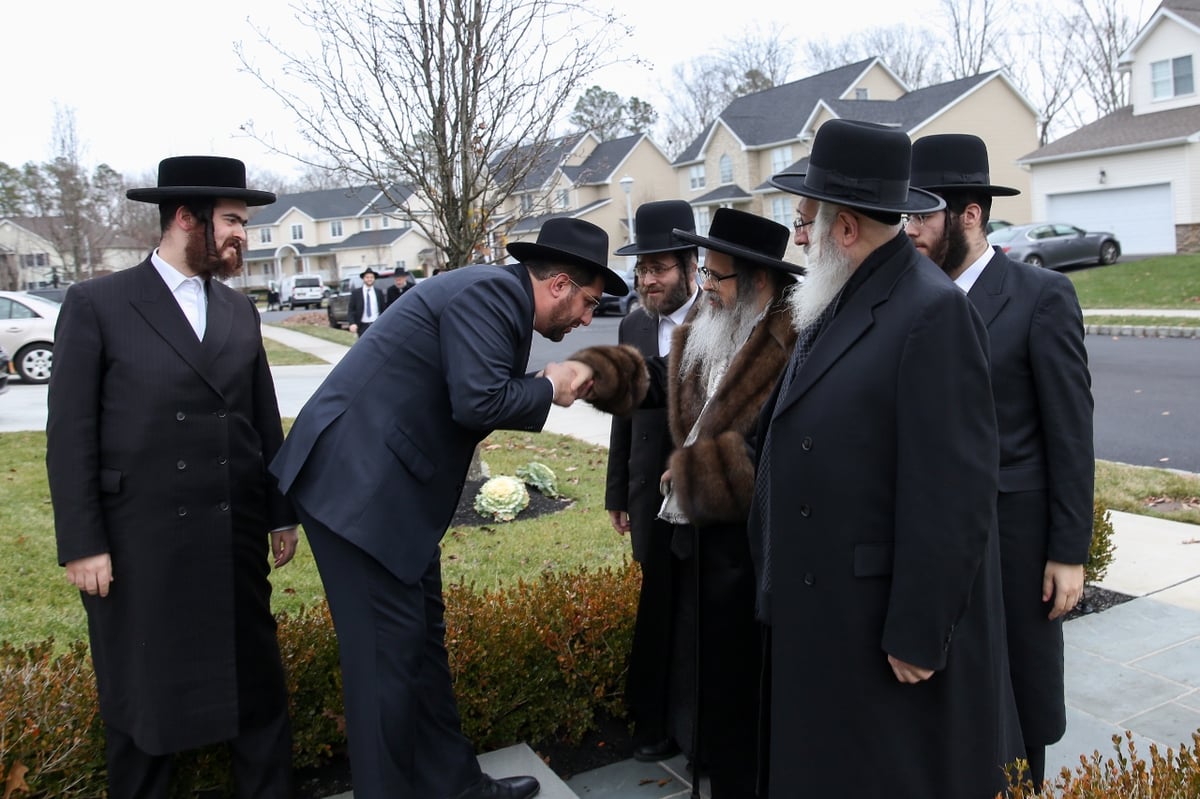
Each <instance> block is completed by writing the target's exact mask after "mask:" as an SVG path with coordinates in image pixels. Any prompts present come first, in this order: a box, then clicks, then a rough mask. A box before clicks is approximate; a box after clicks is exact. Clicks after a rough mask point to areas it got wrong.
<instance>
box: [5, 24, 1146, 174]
mask: <svg viewBox="0 0 1200 799" xmlns="http://www.w3.org/2000/svg"><path fill="white" fill-rule="evenodd" d="M291 1H292V2H302V0H291ZM590 1H591V2H592V3H593V7H599V6H601V5H603V4H605V3H607V4H609V5H611V6H612V7H613V9H614V10H615V12H616V13H617V14H618V15H619V16H621V17H623V18H624V20H625V21H626V23H627V24H629V25H631V26H632V27H633V28H634V32H633V34H632V36H631V37H630V38H628V39H626V40H625V41H624V42H623V45H622V49H623V50H627V51H628V52H631V53H637V54H638V55H640V56H641V57H642V58H644V59H646V60H647V61H649V62H650V63H651V64H652V65H653V68H652V69H646V68H638V67H634V66H627V67H623V68H622V67H613V68H610V69H609V70H608V71H606V72H604V73H602V74H600V75H598V76H596V78H595V79H594V80H592V81H589V84H590V83H597V84H599V85H601V86H603V87H604V88H606V89H609V90H611V91H616V92H618V93H619V94H621V95H622V96H626V97H627V96H631V95H636V96H638V97H641V98H642V99H644V100H647V101H649V102H650V103H651V104H653V105H655V106H656V107H658V108H659V109H660V111H661V110H662V109H663V108H664V107H665V103H664V102H663V99H662V95H661V94H660V87H661V86H662V84H663V83H664V82H665V81H666V80H667V79H668V78H669V76H670V74H671V68H672V66H673V65H674V64H676V63H679V62H681V61H684V60H687V59H689V58H691V57H694V56H696V55H700V54H702V53H703V52H704V51H705V49H706V48H710V47H712V48H715V47H718V46H719V43H720V42H721V41H722V40H723V39H724V38H725V37H727V36H728V35H730V34H736V33H738V32H740V31H741V30H743V29H744V27H745V26H746V25H748V24H752V23H753V24H758V25H760V26H762V25H768V26H776V27H779V28H781V29H782V30H783V31H784V32H785V34H786V35H787V36H791V37H794V38H797V39H807V38H810V37H813V38H817V37H827V38H831V39H840V38H843V37H844V36H846V35H848V34H850V33H851V32H852V31H853V30H854V29H855V27H863V26H877V25H884V26H886V25H893V24H897V23H900V22H907V23H909V24H918V23H919V22H921V21H922V20H924V19H931V18H933V17H934V16H936V8H937V2H938V0H902V2H896V0H840V1H839V2H832V3H820V2H815V1H814V0H791V1H790V2H786V1H785V0H739V1H738V2H736V3H726V4H721V5H719V6H716V7H715V8H719V9H720V10H719V11H718V12H716V13H712V12H708V13H705V12H699V13H698V9H700V8H705V7H707V8H713V6H712V5H711V4H704V3H698V2H695V0H686V2H685V1H683V0H590ZM1064 1H1065V0H1064ZM1122 2H1125V3H1127V4H1128V8H1129V13H1130V14H1131V15H1134V16H1135V17H1136V19H1137V20H1138V21H1142V20H1143V19H1144V18H1145V17H1146V16H1148V14H1149V12H1150V11H1152V10H1153V9H1154V8H1155V5H1156V4H1154V3H1152V2H1149V0H1122ZM11 5H12V7H10V8H8V9H7V10H6V12H5V36H4V41H3V44H2V45H0V75H2V76H3V85H4V89H3V91H2V95H0V96H3V98H4V101H3V108H4V113H3V116H2V119H3V121H2V122H0V130H2V131H3V133H2V134H0V161H3V162H5V163H8V164H9V165H13V166H17V165H20V164H23V163H25V162H26V161H45V160H47V159H48V158H50V157H51V156H52V154H53V153H52V147H51V144H50V134H51V129H52V126H53V119H54V108H55V104H56V103H57V104H58V105H59V106H61V107H66V108H71V109H74V113H75V119H76V128H77V132H78V135H79V139H80V141H81V143H82V144H83V146H84V160H85V162H86V163H88V164H89V165H94V164H98V163H101V162H106V163H108V164H109V165H111V166H112V167H113V168H115V169H116V170H118V171H119V172H122V173H124V174H126V175H130V176H134V175H140V174H143V173H153V171H154V169H155V167H156V165H157V163H158V160H159V159H160V158H162V157H164V156H167V155H184V154H207V153H213V154H220V155H231V156H234V157H237V158H241V159H243V160H245V161H246V162H247V163H248V164H250V165H252V166H254V167H258V168H262V169H268V170H270V171H273V172H277V173H279V174H281V175H288V174H290V173H291V171H292V169H293V167H294V164H293V162H291V161H290V160H288V159H286V158H282V157H279V156H272V155H270V154H269V153H268V152H267V151H266V150H265V149H264V147H263V146H262V145H261V144H259V143H258V142H256V141H253V140H252V139H249V138H248V137H246V136H244V135H240V134H239V132H238V129H239V126H240V125H241V124H242V123H243V122H245V121H247V120H253V121H254V124H255V128H256V130H258V131H259V132H264V131H268V130H269V131H272V132H273V133H274V134H275V135H276V136H278V137H279V139H280V141H282V142H284V143H294V142H295V138H294V136H293V135H292V134H291V133H290V130H291V128H292V127H293V126H294V120H293V118H292V117H290V116H289V113H290V112H287V111H285V110H283V109H281V108H280V106H279V102H278V100H276V99H275V98H274V96H272V95H270V94H268V93H267V92H266V91H265V90H264V89H262V88H261V87H260V86H259V85H258V83H257V81H256V79H254V78H253V77H251V76H249V75H247V74H245V73H243V72H242V71H241V65H240V62H239V60H238V58H237V56H236V55H235V53H234V46H233V45H234V42H236V41H243V42H245V43H246V45H247V47H248V49H252V51H253V52H254V53H255V54H256V55H258V54H260V53H261V52H262V50H261V46H257V45H256V44H255V43H256V42H257V36H256V35H255V33H254V32H253V30H251V28H250V27H249V25H248V23H247V20H249V21H251V22H253V23H255V24H258V25H260V26H263V25H265V26H269V27H271V28H272V33H273V34H275V36H274V37H273V38H278V34H279V33H280V32H285V31H286V29H287V21H288V20H290V19H291V16H292V11H291V9H290V7H289V0H249V1H248V2H247V0H204V2H201V3H190V4H182V3H161V2H159V0H117V2H115V3H107V4H106V3H95V2H93V1H92V0H86V1H84V0H65V2H47V0H32V2H23V3H18V4H11ZM735 15H741V16H740V17H737V16H735ZM263 57H266V56H265V55H264V56H263ZM797 77H798V76H797Z"/></svg>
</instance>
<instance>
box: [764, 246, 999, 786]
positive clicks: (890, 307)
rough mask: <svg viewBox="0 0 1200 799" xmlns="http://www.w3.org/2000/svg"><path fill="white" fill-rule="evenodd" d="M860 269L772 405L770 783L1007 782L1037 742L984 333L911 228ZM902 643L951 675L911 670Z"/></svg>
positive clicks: (916, 658)
mask: <svg viewBox="0 0 1200 799" xmlns="http://www.w3.org/2000/svg"><path fill="white" fill-rule="evenodd" d="M859 269H860V270H866V271H864V272H863V274H865V275H868V277H866V279H865V281H864V282H863V283H862V285H860V286H859V287H858V289H857V290H856V291H855V292H854V293H853V294H852V295H851V296H850V297H849V299H848V300H847V301H846V302H845V304H844V306H843V307H842V308H841V309H840V310H839V311H838V313H837V315H836V316H835V317H834V318H833V319H832V321H831V322H830V323H829V324H828V326H827V327H826V328H825V331H824V333H823V335H822V336H821V338H820V339H819V340H818V341H817V343H816V345H815V346H814V348H813V349H812V352H811V354H810V356H809V358H808V360H807V362H806V363H805V365H804V366H803V368H801V369H800V370H799V371H798V373H797V374H796V377H795V379H794V381H793V382H792V383H791V386H790V388H789V390H788V392H787V393H786V394H785V395H783V396H781V397H779V401H778V404H776V405H775V406H774V415H773V417H772V418H771V421H770V428H769V429H770V436H771V444H770V447H771V455H770V460H769V465H768V464H763V465H762V466H761V467H760V469H759V472H758V479H760V480H764V481H766V482H767V486H766V488H767V489H768V490H769V494H768V496H769V515H768V517H767V518H769V519H770V535H769V547H770V549H769V553H768V552H767V551H766V550H765V546H767V542H766V541H764V538H763V532H762V529H763V519H762V517H761V516H760V515H759V514H758V512H757V511H755V512H752V515H751V522H750V532H751V545H752V549H753V550H754V554H755V561H756V568H757V570H758V575H759V577H760V580H761V578H762V572H763V569H764V568H769V589H770V590H769V600H768V599H767V598H765V597H764V598H761V599H760V602H762V603H763V607H769V609H770V621H771V654H772V659H771V670H770V673H771V682H770V699H771V704H770V713H769V716H770V743H769V787H770V795H771V796H772V797H789V796H796V795H800V793H801V792H803V795H806V796H808V795H811V796H854V797H868V796H887V797H896V799H909V798H911V799H938V798H939V797H941V798H942V799H984V798H985V797H987V799H991V797H992V796H994V795H995V794H996V792H997V791H999V790H1000V789H1001V788H1002V787H1003V786H1004V784H1005V779H1004V774H1003V772H1002V767H1003V766H1004V764H1005V763H1007V762H1009V761H1010V760H1011V759H1013V758H1014V757H1016V756H1019V755H1020V754H1022V750H1021V745H1020V739H1019V732H1018V730H1017V721H1016V714H1015V707H1014V704H1013V697H1012V687H1011V683H1010V682H1009V676H1008V664H1007V654H1006V651H1005V638H1004V624H1003V609H1002V600H1001V589H1000V571H999V547H998V542H997V538H996V527H995V496H996V484H997V468H998V467H997V464H998V460H999V459H998V445H997V434H996V420H995V413H994V410H993V407H992V395H991V387H990V383H989V379H988V361H987V336H986V331H985V330H984V328H983V323H982V322H981V321H980V319H979V315H978V314H977V313H976V312H975V310H974V309H973V308H972V307H971V305H970V303H969V301H968V300H967V298H966V297H965V296H964V295H963V293H962V292H961V291H960V290H958V288H957V287H955V286H954V285H953V283H952V282H951V281H949V280H948V279H947V278H946V276H945V275H944V274H943V273H942V272H941V271H940V270H939V269H938V268H937V267H936V266H935V265H934V264H933V263H932V262H931V261H929V260H928V259H926V258H924V257H923V256H919V255H918V254H917V252H916V250H914V249H913V247H912V244H911V243H910V242H909V241H908V239H907V238H906V237H904V236H903V234H900V235H898V236H897V237H896V238H894V239H892V240H891V241H890V242H889V243H887V244H885V245H883V246H882V247H880V248H879V249H878V250H876V251H875V253H873V254H872V255H871V256H870V257H869V258H868V260H867V261H866V262H864V264H863V265H862V266H860V267H859ZM767 408H771V404H770V403H768V405H767ZM760 440H762V439H761V438H760ZM768 557H769V567H768V566H767V565H766V564H767V562H768V561H767V558H768ZM760 585H761V583H760ZM889 654H891V655H894V656H895V657H897V658H899V659H900V660H903V661H905V662H908V663H912V664H915V665H917V666H920V667H923V668H928V669H933V670H935V673H934V674H933V676H932V677H931V678H930V679H928V680H926V681H924V682H922V683H919V684H916V685H906V684H902V683H900V682H899V681H897V679H896V677H895V676H894V675H893V673H892V670H891V668H890V667H889V664H888V655H889Z"/></svg>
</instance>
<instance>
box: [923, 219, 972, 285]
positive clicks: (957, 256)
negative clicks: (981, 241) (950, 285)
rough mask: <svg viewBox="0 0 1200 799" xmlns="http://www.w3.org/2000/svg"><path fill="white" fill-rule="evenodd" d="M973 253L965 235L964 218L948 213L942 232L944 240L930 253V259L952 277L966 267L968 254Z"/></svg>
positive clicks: (940, 240) (939, 241)
mask: <svg viewBox="0 0 1200 799" xmlns="http://www.w3.org/2000/svg"><path fill="white" fill-rule="evenodd" d="M970 251H971V248H970V245H968V244H967V234H965V233H963V227H962V217H960V216H958V215H957V214H952V213H950V212H949V211H947V212H946V227H945V229H944V230H942V238H941V239H939V240H938V243H937V245H936V246H935V247H934V248H933V250H932V251H931V252H930V253H929V258H930V260H931V261H933V262H934V263H935V264H937V265H938V266H940V267H941V268H942V271H943V272H945V273H946V274H948V275H952V274H954V273H955V272H957V271H958V270H960V269H961V268H962V267H964V266H966V264H965V263H964V261H966V260H967V254H968V253H969V252H970Z"/></svg>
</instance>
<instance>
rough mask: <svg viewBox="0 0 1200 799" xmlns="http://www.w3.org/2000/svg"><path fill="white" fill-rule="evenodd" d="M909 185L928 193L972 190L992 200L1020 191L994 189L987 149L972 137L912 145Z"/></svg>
mask: <svg viewBox="0 0 1200 799" xmlns="http://www.w3.org/2000/svg"><path fill="white" fill-rule="evenodd" d="M909 183H911V184H912V185H913V186H917V187H919V188H922V189H925V190H926V191H933V192H938V193H941V192H945V191H962V190H969V191H973V192H978V193H979V194H988V195H991V196H992V197H1012V196H1014V195H1016V194H1020V193H1021V191H1020V189H1014V188H1010V187H1008V186H993V185H992V177H991V173H990V171H989V169H988V153H987V145H986V144H984V143H983V139H981V138H979V137H978V136H972V135H971V134H969V133H939V134H936V135H934V136H923V137H921V138H919V139H917V140H916V141H915V142H913V146H912V175H911V177H910V178H909Z"/></svg>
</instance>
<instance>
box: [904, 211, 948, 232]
mask: <svg viewBox="0 0 1200 799" xmlns="http://www.w3.org/2000/svg"><path fill="white" fill-rule="evenodd" d="M942 210H945V209H942ZM940 213H941V211H934V212H933V213H930V214H905V215H904V216H903V217H901V219H900V221H901V222H902V223H903V226H904V227H908V226H909V225H912V226H913V227H915V228H917V229H918V230H919V229H921V228H923V227H925V223H926V222H928V221H929V220H930V219H932V218H933V217H935V216H937V215H938V214H940Z"/></svg>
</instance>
